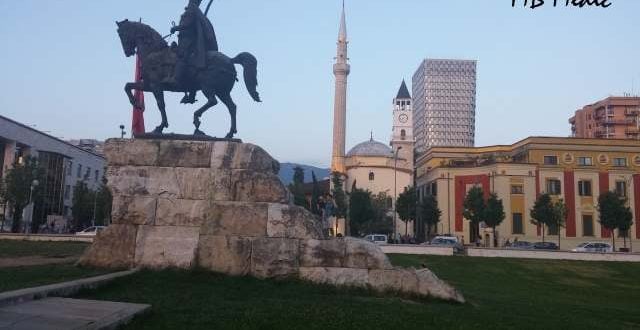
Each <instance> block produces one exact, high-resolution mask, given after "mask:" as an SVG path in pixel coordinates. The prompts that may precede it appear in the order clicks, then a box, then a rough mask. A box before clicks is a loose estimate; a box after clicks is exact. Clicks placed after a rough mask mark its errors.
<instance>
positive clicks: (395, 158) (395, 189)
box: [393, 147, 402, 242]
mask: <svg viewBox="0 0 640 330" xmlns="http://www.w3.org/2000/svg"><path fill="white" fill-rule="evenodd" d="M400 149H402V147H398V149H396V152H395V153H394V155H393V240H394V242H395V240H396V239H397V237H398V233H397V230H398V225H397V223H396V217H397V215H396V213H397V212H396V205H397V202H398V152H400Z"/></svg>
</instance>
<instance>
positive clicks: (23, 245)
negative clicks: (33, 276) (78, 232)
mask: <svg viewBox="0 0 640 330" xmlns="http://www.w3.org/2000/svg"><path fill="white" fill-rule="evenodd" d="M89 245H90V243H81V242H31V241H12V240H0V258H18V257H31V256H43V257H67V256H80V255H82V253H83V252H84V250H85V249H86V248H87V247H88V246H89Z"/></svg>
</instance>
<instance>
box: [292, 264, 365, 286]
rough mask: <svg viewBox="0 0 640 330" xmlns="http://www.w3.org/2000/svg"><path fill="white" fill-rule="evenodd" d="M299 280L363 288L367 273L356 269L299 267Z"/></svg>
mask: <svg viewBox="0 0 640 330" xmlns="http://www.w3.org/2000/svg"><path fill="white" fill-rule="evenodd" d="M300 278H301V279H303V280H305V281H310V282H312V283H317V284H329V285H338V286H351V287H361V288H365V287H367V285H368V282H369V271H368V270H367V269H357V268H327V267H300Z"/></svg>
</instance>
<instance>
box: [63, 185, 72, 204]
mask: <svg viewBox="0 0 640 330" xmlns="http://www.w3.org/2000/svg"><path fill="white" fill-rule="evenodd" d="M69 197H71V186H70V185H66V186H65V187H64V199H65V200H69Z"/></svg>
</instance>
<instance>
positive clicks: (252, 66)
mask: <svg viewBox="0 0 640 330" xmlns="http://www.w3.org/2000/svg"><path fill="white" fill-rule="evenodd" d="M231 62H233V63H234V64H240V65H242V68H243V70H244V84H245V85H246V86H247V90H248V91H249V94H250V95H251V97H252V98H253V99H254V100H255V101H256V102H262V101H261V100H260V94H258V91H257V90H256V87H258V60H257V59H256V58H255V56H253V55H251V54H250V53H246V52H245V53H240V54H238V56H236V57H234V58H232V59H231Z"/></svg>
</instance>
